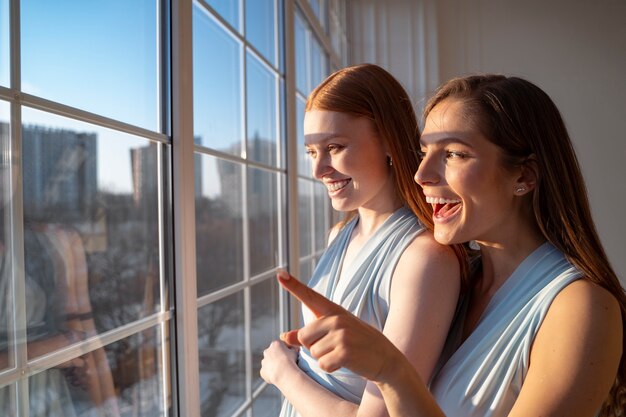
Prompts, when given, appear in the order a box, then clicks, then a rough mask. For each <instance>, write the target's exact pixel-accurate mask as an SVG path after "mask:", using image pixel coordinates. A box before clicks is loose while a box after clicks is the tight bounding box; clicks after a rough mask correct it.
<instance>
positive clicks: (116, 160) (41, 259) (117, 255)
mask: <svg viewBox="0 0 626 417" xmlns="http://www.w3.org/2000/svg"><path fill="white" fill-rule="evenodd" d="M22 115H23V126H22V156H23V193H24V245H25V247H24V251H25V252H24V258H25V267H26V270H25V273H26V294H27V295H26V315H27V320H28V337H29V341H30V342H33V343H32V344H29V348H28V349H29V355H31V356H33V357H35V356H39V355H40V354H43V353H46V352H48V351H49V350H51V349H56V348H59V347H62V346H58V345H55V343H47V342H46V341H47V340H49V339H50V338H58V336H59V335H61V339H60V340H61V341H62V342H64V344H67V342H66V341H65V339H66V338H67V337H66V336H67V335H65V333H66V332H68V331H71V332H72V334H71V335H70V336H71V337H72V338H73V337H79V338H84V337H85V336H89V335H92V334H95V333H98V332H102V331H105V330H110V329H113V328H117V327H119V326H122V325H124V324H127V323H130V322H132V321H134V320H138V319H140V318H142V317H145V316H146V315H149V314H152V313H154V312H155V311H156V310H157V309H158V306H159V302H160V294H159V288H160V285H159V282H160V276H159V265H160V260H159V217H158V216H159V212H158V203H159V202H158V195H157V187H158V181H159V174H158V164H159V156H158V145H157V144H155V143H152V142H150V141H148V140H146V139H143V138H137V137H134V136H131V135H128V134H125V133H121V132H116V131H112V130H109V129H105V128H101V127H98V126H94V125H89V124H87V123H82V122H77V121H73V120H70V119H66V118H62V117H59V116H54V115H51V114H47V113H43V112H40V111H38V110H32V109H29V108H23V112H22ZM163 159H164V160H166V159H167V157H166V156H164V158H163ZM64 337H65V339H64ZM54 340H57V341H58V339H54ZM35 342H37V343H35Z"/></svg>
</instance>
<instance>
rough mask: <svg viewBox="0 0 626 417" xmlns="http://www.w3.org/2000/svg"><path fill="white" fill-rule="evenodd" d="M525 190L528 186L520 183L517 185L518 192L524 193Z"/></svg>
mask: <svg viewBox="0 0 626 417" xmlns="http://www.w3.org/2000/svg"><path fill="white" fill-rule="evenodd" d="M524 191H526V187H524V186H523V185H518V186H517V187H515V192H516V193H523V192H524Z"/></svg>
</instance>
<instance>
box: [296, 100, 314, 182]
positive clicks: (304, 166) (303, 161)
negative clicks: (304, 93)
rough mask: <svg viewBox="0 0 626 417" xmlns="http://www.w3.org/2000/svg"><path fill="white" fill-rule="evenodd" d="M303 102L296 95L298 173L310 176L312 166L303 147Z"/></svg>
mask: <svg viewBox="0 0 626 417" xmlns="http://www.w3.org/2000/svg"><path fill="white" fill-rule="evenodd" d="M305 104H306V103H305V102H304V100H302V99H301V98H300V97H299V96H297V97H296V130H297V132H296V133H297V135H298V136H297V141H298V174H299V175H302V176H303V177H309V178H310V177H311V176H312V175H313V166H312V165H311V157H310V156H309V155H308V154H307V153H306V148H305V147H304V114H305V113H304V108H305Z"/></svg>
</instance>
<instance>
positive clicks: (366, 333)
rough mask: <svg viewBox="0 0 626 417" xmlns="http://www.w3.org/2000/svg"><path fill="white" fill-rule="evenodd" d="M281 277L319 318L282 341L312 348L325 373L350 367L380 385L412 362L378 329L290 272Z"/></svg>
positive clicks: (280, 273)
mask: <svg viewBox="0 0 626 417" xmlns="http://www.w3.org/2000/svg"><path fill="white" fill-rule="evenodd" d="M277 277H278V281H279V282H280V285H282V286H283V288H285V289H286V290H287V291H289V292H290V293H291V294H292V295H293V296H295V297H296V298H297V299H298V300H300V301H301V302H302V303H303V304H304V305H305V306H307V307H308V308H309V309H310V310H311V311H312V312H313V314H314V315H315V317H317V320H315V321H313V322H311V323H309V324H307V325H306V326H305V327H303V328H301V329H299V330H291V331H289V332H285V333H283V334H281V340H283V341H284V342H285V343H287V344H288V345H291V346H297V345H301V346H304V347H306V348H307V349H309V351H310V352H311V355H312V356H313V357H314V358H315V359H317V360H318V364H319V366H320V368H321V369H322V370H324V371H326V372H333V371H335V370H337V369H339V368H341V367H346V368H348V369H350V370H351V371H353V372H355V373H357V374H359V375H361V376H363V377H364V378H367V379H368V380H370V381H374V382H380V381H384V380H385V379H386V377H387V376H390V375H391V373H393V368H394V366H396V365H398V364H403V363H404V362H407V363H408V361H407V359H406V358H405V357H404V355H403V354H402V353H401V352H400V351H399V350H398V349H397V348H396V347H395V346H394V345H393V344H392V343H391V342H390V341H389V340H388V339H387V338H386V337H385V336H384V335H383V334H382V333H381V332H380V331H378V330H377V329H375V328H373V327H372V326H370V325H368V324H367V323H365V322H363V321H361V320H360V319H358V318H357V317H355V316H354V315H353V314H351V313H350V312H348V311H346V310H345V309H344V308H342V307H341V306H339V305H337V304H335V303H333V302H332V301H330V300H328V299H327V298H325V297H323V296H322V295H320V294H318V293H317V292H315V291H314V290H312V289H311V288H309V287H307V286H306V285H304V284H302V283H301V282H299V281H298V280H297V279H295V278H293V277H291V276H290V275H289V274H288V273H287V272H285V271H279V273H278V275H277ZM409 366H410V365H409Z"/></svg>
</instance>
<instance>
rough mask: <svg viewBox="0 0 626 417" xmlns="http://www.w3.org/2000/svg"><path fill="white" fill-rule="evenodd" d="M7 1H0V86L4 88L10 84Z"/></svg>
mask: <svg viewBox="0 0 626 417" xmlns="http://www.w3.org/2000/svg"><path fill="white" fill-rule="evenodd" d="M9 30H10V24H9V0H0V85H3V86H5V87H8V86H9V83H10V77H11V72H10V69H9V68H10V67H9V66H10V64H11V60H10V58H9V52H10V51H9Z"/></svg>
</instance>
